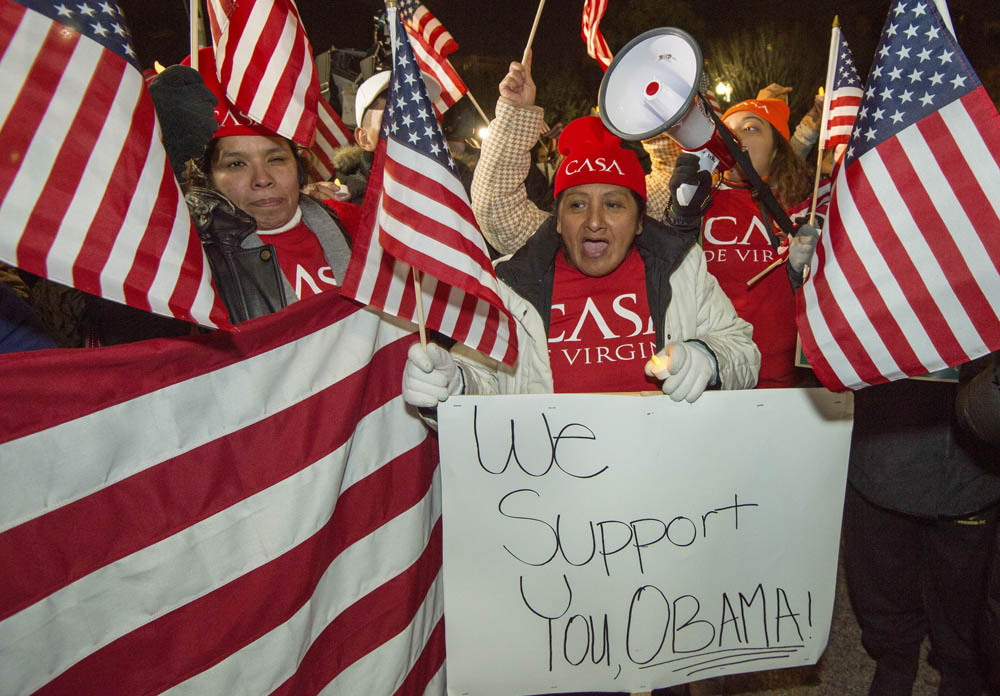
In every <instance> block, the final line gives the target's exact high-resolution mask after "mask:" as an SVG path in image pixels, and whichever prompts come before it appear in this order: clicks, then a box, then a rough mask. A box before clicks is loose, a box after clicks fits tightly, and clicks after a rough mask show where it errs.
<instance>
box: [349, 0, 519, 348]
mask: <svg viewBox="0 0 1000 696" xmlns="http://www.w3.org/2000/svg"><path fill="white" fill-rule="evenodd" d="M389 24H390V29H391V35H392V37H393V46H394V49H395V50H394V52H393V73H392V78H391V80H390V83H389V93H388V99H387V106H386V113H385V115H384V116H383V120H382V134H381V136H380V139H379V144H378V147H377V148H376V151H375V160H374V164H373V166H372V173H371V176H370V177H369V179H368V191H367V193H366V194H365V206H364V210H363V212H362V222H361V225H360V227H361V230H362V232H361V233H360V234H359V235H357V236H356V238H355V239H354V246H353V253H352V255H351V263H350V265H349V267H348V269H347V274H346V278H345V280H344V284H343V286H342V288H341V292H342V293H344V294H345V295H347V296H348V297H353V298H354V299H357V300H358V301H359V302H363V303H365V304H372V305H374V306H376V307H379V308H380V309H384V310H386V311H387V312H389V313H390V314H394V315H396V316H400V317H404V318H406V319H410V320H412V321H417V302H416V291H415V290H414V287H413V282H412V268H416V269H417V270H419V271H420V272H421V273H423V274H424V278H423V282H422V287H421V295H422V299H423V308H424V312H425V315H424V316H425V319H426V325H427V327H429V328H431V329H435V330H437V331H440V332H441V333H444V334H446V335H448V336H450V337H451V338H454V339H455V340H457V341H461V342H463V343H465V344H467V345H469V346H470V347H472V348H475V349H476V350H479V351H480V352H482V353H484V354H487V355H490V356H491V357H493V358H495V359H496V360H500V361H502V362H505V363H507V364H513V362H514V360H515V359H516V356H517V334H516V330H515V326H514V321H513V318H512V317H511V316H510V313H509V312H508V311H507V309H506V308H505V307H504V306H503V302H502V301H501V300H500V296H499V284H498V281H497V279H496V276H495V275H494V273H493V265H492V263H491V262H490V258H489V254H488V253H487V251H486V245H485V242H484V240H483V236H482V233H481V232H480V231H479V228H478V227H477V226H476V220H475V216H474V215H473V214H472V208H471V206H470V204H469V199H468V195H467V194H466V192H465V189H464V188H463V186H462V183H461V181H460V180H459V179H458V177H457V175H456V174H455V172H454V170H453V167H454V163H453V162H452V160H451V156H450V154H449V152H448V148H447V146H446V145H445V143H444V136H443V135H442V134H441V128H440V126H439V125H438V123H437V121H436V120H435V119H434V117H433V115H432V114H431V108H430V101H429V99H428V97H427V94H426V89H425V86H424V82H423V80H421V79H419V73H417V71H416V70H414V69H413V58H412V55H413V54H412V51H411V50H410V49H409V46H410V43H409V42H405V41H401V42H397V41H396V37H397V36H401V35H402V30H403V29H402V24H401V23H400V21H399V19H398V18H397V17H396V15H395V11H394V10H392V9H390V10H389ZM411 267H412V268H411Z"/></svg>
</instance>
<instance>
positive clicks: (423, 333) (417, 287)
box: [410, 266, 427, 350]
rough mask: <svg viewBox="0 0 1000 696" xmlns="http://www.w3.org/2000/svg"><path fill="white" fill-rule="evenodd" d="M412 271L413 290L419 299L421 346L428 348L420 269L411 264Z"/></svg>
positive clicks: (418, 325)
mask: <svg viewBox="0 0 1000 696" xmlns="http://www.w3.org/2000/svg"><path fill="white" fill-rule="evenodd" d="M410 271H411V272H412V273H413V292H414V294H416V300H417V328H419V329H420V346H421V347H422V348H423V349H424V350H427V325H426V321H425V320H424V297H423V295H422V294H421V289H420V271H418V270H417V269H416V268H414V267H413V266H410Z"/></svg>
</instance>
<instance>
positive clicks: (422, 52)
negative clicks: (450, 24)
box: [398, 0, 469, 116]
mask: <svg viewBox="0 0 1000 696" xmlns="http://www.w3.org/2000/svg"><path fill="white" fill-rule="evenodd" d="M398 12H399V15H400V17H401V18H402V20H403V26H404V28H405V29H406V33H407V35H408V36H409V37H410V46H411V48H412V49H413V55H414V58H415V59H416V61H417V64H418V65H419V66H420V69H421V70H422V71H423V72H425V73H427V74H428V75H430V76H431V77H433V78H434V79H435V80H437V82H438V84H439V85H441V94H440V96H438V97H437V99H436V100H435V102H434V109H435V111H436V112H437V113H438V115H439V116H440V115H441V114H443V113H444V112H445V111H447V110H448V109H449V108H451V107H452V106H454V105H455V102H457V101H458V100H459V99H461V98H462V97H463V96H464V95H465V93H466V92H468V91H469V88H468V87H467V86H466V84H465V82H464V81H463V80H462V78H461V77H459V75H458V71H456V70H455V68H454V67H452V64H451V61H449V60H448V56H449V55H450V54H451V53H454V51H455V50H456V49H457V48H458V43H457V42H456V41H455V39H454V38H452V36H451V34H449V33H448V31H447V30H446V29H445V28H444V26H443V25H442V24H441V22H439V21H438V20H437V19H436V18H435V17H434V15H432V14H431V13H430V12H429V11H428V10H427V8H426V7H424V6H423V5H422V4H420V3H419V2H417V0H400V2H399V9H398Z"/></svg>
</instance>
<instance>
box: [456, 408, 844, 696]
mask: <svg viewBox="0 0 1000 696" xmlns="http://www.w3.org/2000/svg"><path fill="white" fill-rule="evenodd" d="M852 411H853V401H852V395H851V394H833V393H830V392H827V391H825V390H822V389H801V390H797V389H774V390H761V391H742V392H710V393H706V394H705V395H704V396H703V397H702V398H701V399H699V400H698V401H697V402H695V403H694V404H687V403H681V404H676V403H674V402H672V401H671V400H670V399H668V398H666V397H636V396H609V395H544V396H541V395H535V396H505V397H495V396H494V397H460V398H453V399H449V400H448V402H446V403H445V404H443V405H442V406H441V407H440V408H439V409H438V417H439V426H440V444H441V469H442V487H443V495H444V500H443V519H444V587H445V617H446V640H447V654H448V691H449V693H450V694H476V695H480V694H483V695H490V694H498V695H499V694H503V695H504V696H510V695H511V694H541V693H558V692H570V691H619V692H639V691H648V690H650V689H652V688H655V687H663V686H670V685H672V684H679V683H684V682H689V681H694V680H698V679H704V678H709V677H715V676H719V675H723V674H730V673H737V672H748V671H756V670H763V669H774V668H778V667H792V666H800V665H805V664H812V663H814V662H815V661H816V660H817V659H818V658H819V656H820V655H821V654H822V652H823V649H824V648H825V647H826V641H827V637H828V634H829V630H830V620H831V616H832V613H833V597H834V584H835V578H836V570H837V551H838V544H839V538H840V519H841V508H842V505H843V497H844V486H845V481H846V477H847V454H848V449H849V445H850V433H851V425H852Z"/></svg>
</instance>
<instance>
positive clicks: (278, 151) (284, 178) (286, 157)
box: [212, 135, 299, 230]
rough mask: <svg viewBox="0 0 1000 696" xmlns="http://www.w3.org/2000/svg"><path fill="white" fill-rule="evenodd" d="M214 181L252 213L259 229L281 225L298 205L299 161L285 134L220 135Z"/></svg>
mask: <svg viewBox="0 0 1000 696" xmlns="http://www.w3.org/2000/svg"><path fill="white" fill-rule="evenodd" d="M212 184H213V186H215V188H216V189H218V190H219V191H220V192H221V193H223V194H224V195H225V196H226V197H227V198H229V200H231V201H232V202H233V203H235V204H236V205H237V207H239V208H241V209H243V210H245V211H246V212H247V213H249V214H250V215H251V216H253V218H254V219H255V220H256V221H257V229H259V230H274V229H277V228H279V227H281V226H282V225H284V224H285V223H287V222H288V221H289V220H291V219H292V216H294V215H295V211H296V210H297V209H298V207H299V170H298V165H297V163H296V161H295V155H294V154H293V153H292V148H291V146H289V144H288V141H286V140H285V139H284V138H279V137H268V136H265V135H229V136H226V137H224V138H219V142H218V143H217V144H216V148H215V154H214V155H213V156H212Z"/></svg>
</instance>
